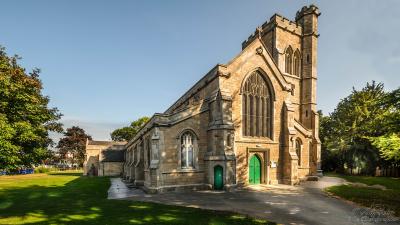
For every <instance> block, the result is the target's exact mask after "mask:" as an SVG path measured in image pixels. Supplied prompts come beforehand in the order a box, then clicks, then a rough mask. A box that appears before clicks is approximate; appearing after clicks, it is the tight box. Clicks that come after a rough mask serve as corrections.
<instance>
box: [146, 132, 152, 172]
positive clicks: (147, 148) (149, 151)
mask: <svg viewBox="0 0 400 225" xmlns="http://www.w3.org/2000/svg"><path fill="white" fill-rule="evenodd" d="M146 150H147V151H146V152H147V168H150V164H151V146H150V138H147V141H146Z"/></svg>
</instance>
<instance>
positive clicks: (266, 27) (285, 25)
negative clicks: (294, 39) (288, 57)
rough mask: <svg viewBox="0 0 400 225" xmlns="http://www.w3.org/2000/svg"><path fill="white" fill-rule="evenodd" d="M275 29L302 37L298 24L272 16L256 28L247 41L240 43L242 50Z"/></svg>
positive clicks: (278, 16) (300, 27)
mask: <svg viewBox="0 0 400 225" xmlns="http://www.w3.org/2000/svg"><path fill="white" fill-rule="evenodd" d="M277 27H278V28H281V29H283V30H285V31H288V32H290V33H292V34H295V35H299V36H301V35H302V26H301V25H300V24H299V23H297V22H295V21H292V20H289V19H288V18H286V17H284V16H281V15H279V14H274V15H273V16H272V17H271V18H270V19H269V21H266V22H265V23H264V24H263V25H261V26H260V27H257V29H256V30H255V31H254V33H252V34H251V35H250V36H249V37H248V38H247V40H245V41H244V42H242V49H244V48H246V47H247V46H248V45H249V44H250V43H251V42H252V41H254V40H255V39H256V38H257V37H262V36H264V35H266V34H267V33H269V32H271V31H273V30H274V29H275V28H277Z"/></svg>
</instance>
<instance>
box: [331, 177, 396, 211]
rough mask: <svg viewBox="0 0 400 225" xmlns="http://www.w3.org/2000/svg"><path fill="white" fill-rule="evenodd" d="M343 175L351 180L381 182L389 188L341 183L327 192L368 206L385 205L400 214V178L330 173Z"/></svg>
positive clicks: (385, 207) (372, 183) (366, 182)
mask: <svg viewBox="0 0 400 225" xmlns="http://www.w3.org/2000/svg"><path fill="white" fill-rule="evenodd" d="M330 175H333V176H337V177H341V178H344V179H346V180H347V181H349V182H358V183H363V184H367V185H374V184H379V185H383V186H385V187H386V188H387V189H388V190H379V189H374V188H370V187H354V186H351V185H339V186H333V187H329V188H327V189H326V191H327V192H329V193H331V194H333V195H336V196H339V197H341V198H344V199H347V200H350V201H353V202H356V203H359V204H361V205H364V206H367V207H377V206H379V207H383V208H384V209H390V210H393V211H394V212H395V214H396V216H400V179H398V178H390V177H369V176H349V175H338V174H330Z"/></svg>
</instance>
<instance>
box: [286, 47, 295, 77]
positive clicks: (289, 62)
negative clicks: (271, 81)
mask: <svg viewBox="0 0 400 225" xmlns="http://www.w3.org/2000/svg"><path fill="white" fill-rule="evenodd" d="M285 72H286V73H288V74H292V73H293V50H292V47H290V46H289V47H288V48H287V49H286V52H285Z"/></svg>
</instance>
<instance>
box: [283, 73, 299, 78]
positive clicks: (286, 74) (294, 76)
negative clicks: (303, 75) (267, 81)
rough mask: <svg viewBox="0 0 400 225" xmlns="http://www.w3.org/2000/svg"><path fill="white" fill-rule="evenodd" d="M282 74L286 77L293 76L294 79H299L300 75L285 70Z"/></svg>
mask: <svg viewBox="0 0 400 225" xmlns="http://www.w3.org/2000/svg"><path fill="white" fill-rule="evenodd" d="M282 74H283V75H284V76H287V77H292V78H295V79H300V76H297V75H294V74H290V73H285V72H283V73H282Z"/></svg>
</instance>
